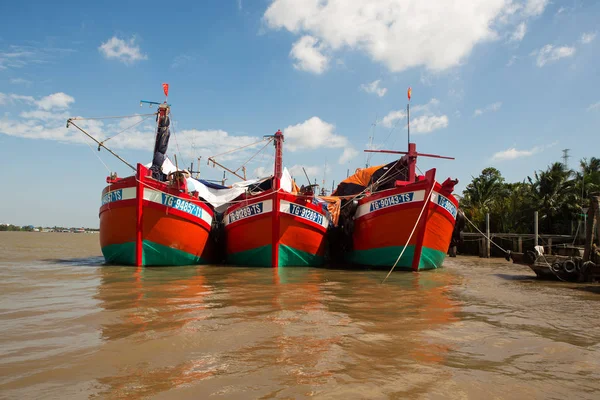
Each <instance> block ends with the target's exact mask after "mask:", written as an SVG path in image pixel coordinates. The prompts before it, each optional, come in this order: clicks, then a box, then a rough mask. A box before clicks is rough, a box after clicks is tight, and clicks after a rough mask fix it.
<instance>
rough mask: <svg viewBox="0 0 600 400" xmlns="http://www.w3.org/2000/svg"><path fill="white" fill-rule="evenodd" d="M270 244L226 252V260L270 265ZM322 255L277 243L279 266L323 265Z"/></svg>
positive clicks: (249, 264)
mask: <svg viewBox="0 0 600 400" xmlns="http://www.w3.org/2000/svg"><path fill="white" fill-rule="evenodd" d="M271 248H272V246H271V245H267V246H262V247H257V248H255V249H252V250H246V251H240V252H238V253H233V254H228V255H227V262H228V263H229V264H233V265H248V266H254V267H271V266H272V263H271ZM324 261H325V258H324V257H321V256H317V255H314V254H310V253H307V252H305V251H301V250H297V249H294V248H293V247H290V246H285V245H282V244H280V245H279V266H280V267H311V266H319V265H323V263H324Z"/></svg>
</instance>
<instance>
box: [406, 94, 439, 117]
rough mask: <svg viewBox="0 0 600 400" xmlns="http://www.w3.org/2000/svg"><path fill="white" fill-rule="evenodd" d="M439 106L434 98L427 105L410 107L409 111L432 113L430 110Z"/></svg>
mask: <svg viewBox="0 0 600 400" xmlns="http://www.w3.org/2000/svg"><path fill="white" fill-rule="evenodd" d="M439 104H440V101H439V100H438V99H436V98H435V97H434V98H432V99H431V100H429V102H428V103H427V104H417V105H415V106H413V107H411V108H410V110H411V111H412V112H419V111H423V112H427V113H431V112H433V110H432V109H433V108H434V107H436V106H438V105H439Z"/></svg>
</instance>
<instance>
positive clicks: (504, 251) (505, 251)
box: [463, 213, 508, 254]
mask: <svg viewBox="0 0 600 400" xmlns="http://www.w3.org/2000/svg"><path fill="white" fill-rule="evenodd" d="M463 216H464V217H465V219H466V220H467V221H469V223H470V224H471V225H473V228H475V229H477V232H479V233H481V235H482V236H483V237H484V238H486V239H487V240H489V241H490V242H491V243H493V244H494V246H496V247H497V248H499V249H500V250H502V252H503V253H505V254H506V253H507V252H508V251H507V250H504V249H503V248H502V247H500V246H499V245H497V244H496V242H494V241H493V240H492V239H491V238H490V237H489V236H487V235H486V234H485V233H483V232H481V231H480V230H479V228H478V227H477V225H475V224H474V223H473V222H472V221H471V220H470V219H469V217H467V216H466V215H465V213H463Z"/></svg>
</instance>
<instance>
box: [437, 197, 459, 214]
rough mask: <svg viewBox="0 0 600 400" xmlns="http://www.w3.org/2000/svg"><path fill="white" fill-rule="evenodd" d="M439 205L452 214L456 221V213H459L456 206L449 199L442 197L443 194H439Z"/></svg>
mask: <svg viewBox="0 0 600 400" xmlns="http://www.w3.org/2000/svg"><path fill="white" fill-rule="evenodd" d="M437 204H438V205H439V206H441V207H443V208H445V209H446V210H447V211H448V212H449V213H450V214H452V217H454V219H456V213H457V210H456V206H455V205H454V203H452V202H451V201H450V200H449V199H447V198H446V197H444V196H442V195H441V194H438V195H437Z"/></svg>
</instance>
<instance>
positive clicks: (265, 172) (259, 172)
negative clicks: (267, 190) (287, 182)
mask: <svg viewBox="0 0 600 400" xmlns="http://www.w3.org/2000/svg"><path fill="white" fill-rule="evenodd" d="M271 175H273V167H270V168H267V167H258V168H255V169H254V171H253V172H252V176H253V177H255V178H264V177H267V176H271Z"/></svg>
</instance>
